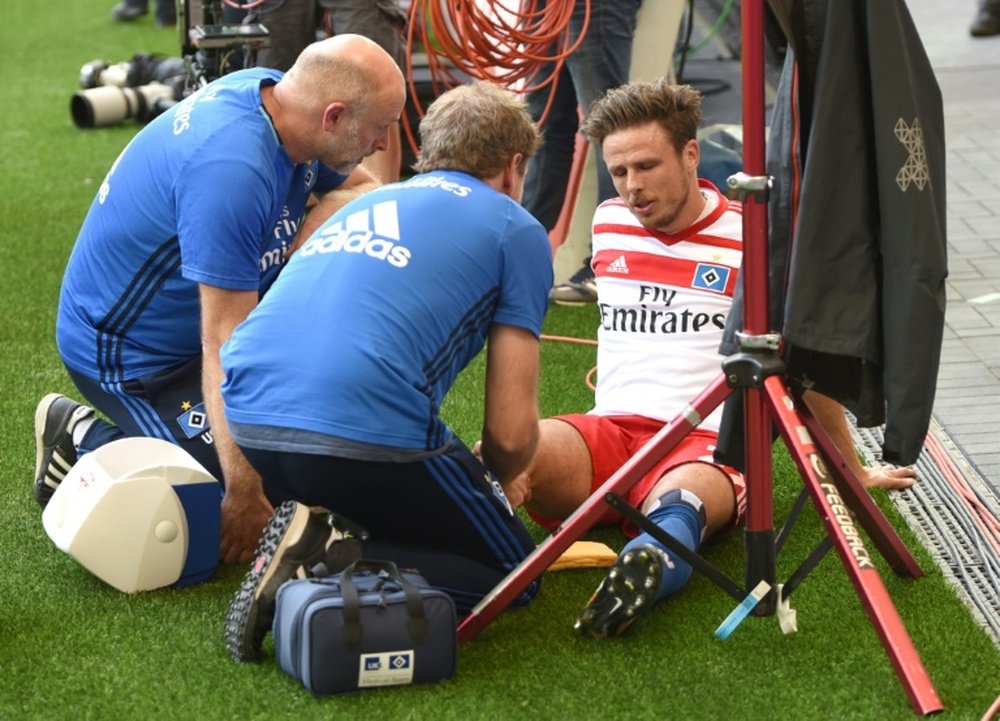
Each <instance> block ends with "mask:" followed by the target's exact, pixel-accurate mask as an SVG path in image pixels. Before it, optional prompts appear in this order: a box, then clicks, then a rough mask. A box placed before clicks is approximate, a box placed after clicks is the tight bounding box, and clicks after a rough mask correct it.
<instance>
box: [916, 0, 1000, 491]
mask: <svg viewBox="0 0 1000 721" xmlns="http://www.w3.org/2000/svg"><path fill="white" fill-rule="evenodd" d="M907 6H908V7H909V9H910V13H911V14H912V16H913V19H914V22H915V24H916V26H917V30H918V32H919V33H920V36H921V40H922V41H923V44H924V49H925V50H926V51H927V55H928V57H929V58H930V61H931V65H932V66H933V67H934V70H935V74H936V76H937V79H938V83H939V85H940V87H941V93H942V97H943V98H944V103H945V134H946V163H947V166H946V174H947V177H948V185H947V192H948V236H949V237H948V240H949V243H948V253H949V256H948V265H949V279H948V296H947V303H948V305H947V312H946V315H945V322H946V324H947V326H948V332H947V333H946V334H945V337H946V341H945V344H944V348H943V352H942V363H941V370H940V373H939V378H938V386H937V393H936V397H935V404H934V415H935V418H936V419H937V421H938V422H939V423H940V424H941V426H942V427H943V429H944V430H945V432H946V433H947V434H948V435H949V436H950V437H951V438H952V439H953V440H954V441H955V443H956V445H957V446H958V447H959V448H960V449H962V451H963V452H964V453H965V454H966V455H967V456H968V457H969V459H970V461H971V462H972V465H973V466H974V467H975V468H976V469H977V470H978V471H979V472H980V473H981V474H982V475H983V476H984V478H985V479H986V480H988V481H989V482H990V483H991V485H993V486H994V487H996V486H997V484H998V483H1000V375H998V370H1000V289H998V286H1000V242H998V234H1000V93H998V89H1000V37H994V38H972V37H970V36H969V34H968V25H969V22H970V21H971V20H972V15H973V13H974V11H975V3H973V2H971V1H970V2H963V3H955V2H952V1H951V0H908V2H907ZM959 8H961V10H960V9H959ZM994 295H995V296H996V297H994Z"/></svg>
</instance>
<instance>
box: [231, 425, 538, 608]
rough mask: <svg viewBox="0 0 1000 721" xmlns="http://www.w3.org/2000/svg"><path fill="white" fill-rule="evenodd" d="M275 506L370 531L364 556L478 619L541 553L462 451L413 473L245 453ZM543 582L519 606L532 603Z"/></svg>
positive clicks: (410, 467) (408, 467)
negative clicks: (408, 571)
mask: <svg viewBox="0 0 1000 721" xmlns="http://www.w3.org/2000/svg"><path fill="white" fill-rule="evenodd" d="M242 450H243V453H244V454H245V455H246V457H247V459H248V460H249V461H250V463H251V464H253V466H254V468H256V469H257V471H258V472H259V473H260V474H261V476H262V477H263V478H264V489H265V492H266V493H267V495H268V498H269V499H270V500H271V501H272V503H274V504H278V503H281V502H282V501H285V500H296V501H299V502H301V503H305V504H307V505H311V506H323V507H324V508H328V509H330V510H331V511H333V512H334V513H336V514H338V515H341V516H345V517H346V518H347V519H349V520H351V521H353V522H354V523H356V524H358V525H360V526H362V527H363V528H365V529H366V530H367V531H368V532H369V534H370V535H371V538H370V540H366V541H364V542H363V543H362V553H363V554H364V555H365V556H366V557H368V558H373V559H378V560H388V561H393V562H395V563H396V565H397V566H399V567H401V568H415V569H417V570H418V571H420V573H421V574H423V576H424V577H425V578H426V579H427V580H428V582H429V583H430V584H431V585H433V586H436V587H438V588H441V589H442V590H444V591H445V592H446V593H448V594H449V595H451V596H452V598H454V600H455V605H456V607H457V608H458V610H459V612H461V613H465V612H468V611H469V610H471V609H472V607H473V606H475V604H476V603H478V602H479V601H480V600H481V599H482V598H483V596H485V595H486V594H487V593H489V591H490V590H492V589H493V588H494V587H495V586H496V585H497V584H498V583H499V582H500V581H501V580H502V579H503V578H504V577H505V576H506V575H507V573H509V572H510V571H511V570H512V569H513V568H515V567H516V566H517V565H518V564H519V563H520V562H521V561H522V560H524V558H525V557H527V555H528V554H529V553H531V551H533V550H534V548H535V545H534V542H533V541H532V539H531V536H530V535H529V534H528V531H527V529H526V528H525V527H524V524H523V523H522V522H521V519H520V518H519V517H518V515H517V514H516V513H514V512H512V511H511V509H510V506H509V504H508V503H507V500H506V497H504V495H503V492H502V491H501V490H500V488H499V485H498V484H496V482H495V481H494V480H492V477H491V476H490V475H489V473H488V472H487V471H486V469H485V468H484V467H483V465H482V464H481V463H480V462H479V461H478V460H477V459H476V458H475V457H474V456H473V455H472V453H471V452H469V450H468V448H466V447H465V445H464V444H462V443H461V441H458V440H454V441H453V442H452V444H451V446H450V447H449V448H448V449H447V450H446V451H445V452H444V453H442V454H440V455H437V456H434V457H432V458H427V459H424V460H420V461H413V462H408V463H390V462H372V461H356V460H351V459H347V458H336V457H332V456H323V455H311V454H304V453H285V452H278V451H265V450H260V449H255V448H247V447H243V448H242ZM537 590H538V582H537V581H536V582H535V583H534V584H532V586H531V587H530V588H529V589H528V590H527V591H526V592H525V593H524V594H522V596H521V597H520V598H519V599H518V602H519V603H526V602H527V601H529V600H530V599H531V598H532V597H533V596H534V595H535V593H536V592H537Z"/></svg>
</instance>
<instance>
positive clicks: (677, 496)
mask: <svg viewBox="0 0 1000 721" xmlns="http://www.w3.org/2000/svg"><path fill="white" fill-rule="evenodd" d="M689 495H690V496H691V497H692V498H694V499H695V500H696V501H697V503H698V505H700V504H701V501H700V500H698V499H697V497H696V496H694V495H693V494H689ZM647 518H649V519H650V520H651V521H652V522H653V523H655V524H656V525H657V526H659V527H660V528H662V529H663V530H664V531H666V532H667V533H669V534H670V535H671V536H673V537H674V538H676V539H677V540H678V541H680V542H681V543H682V544H684V546H685V547H686V548H690V549H691V550H692V551H697V550H698V548H699V546H700V545H701V532H702V529H703V528H704V527H705V522H704V520H702V517H701V513H699V512H698V510H697V508H696V507H695V506H693V505H691V504H690V503H689V502H687V501H685V500H681V491H670V492H668V493H665V494H664V495H663V496H661V497H660V505H659V506H658V507H657V508H654V509H653V510H652V511H650V512H649V513H648V514H647ZM642 544H648V545H651V546H656V547H657V548H659V549H660V550H662V551H665V552H666V553H667V555H668V556H669V557H670V562H669V563H664V564H663V577H662V578H661V579H660V592H659V594H658V595H657V600H660V599H663V598H666V597H667V596H669V595H670V594H672V593H676V592H677V591H679V590H680V589H681V588H682V587H683V586H684V584H685V583H687V580H688V579H689V578H690V577H691V566H690V565H689V564H688V563H686V562H685V561H683V560H681V559H680V558H678V557H677V556H676V555H675V554H673V553H671V552H670V551H669V550H668V549H667V548H665V547H664V546H663V544H662V543H660V542H659V541H657V540H656V539H655V538H653V537H652V536H651V535H649V534H648V533H641V534H639V535H638V536H636V537H635V538H633V539H632V540H631V541H629V542H628V543H627V544H626V545H625V548H623V549H622V553H625V552H626V551H628V550H630V549H632V548H635V547H636V546H640V545H642ZM619 555H621V554H619Z"/></svg>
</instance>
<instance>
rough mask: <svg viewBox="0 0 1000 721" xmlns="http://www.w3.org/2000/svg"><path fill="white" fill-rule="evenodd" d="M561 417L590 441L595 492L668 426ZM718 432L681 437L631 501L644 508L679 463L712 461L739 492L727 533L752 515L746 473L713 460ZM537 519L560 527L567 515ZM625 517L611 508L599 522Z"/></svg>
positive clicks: (638, 419) (635, 419)
mask: <svg viewBox="0 0 1000 721" xmlns="http://www.w3.org/2000/svg"><path fill="white" fill-rule="evenodd" d="M556 418H557V419H558V420H561V421H564V422H566V423H569V424H570V425H571V426H573V427H574V428H575V429H576V430H577V431H578V432H579V433H580V435H581V436H583V440H584V441H585V442H586V444H587V448H588V449H589V450H590V463H591V466H592V467H593V469H594V479H593V482H592V484H591V487H590V492H591V494H593V493H594V491H596V490H597V489H598V488H600V487H601V486H602V485H603V484H604V482H605V481H607V480H608V479H609V478H611V476H613V475H614V474H615V472H617V471H618V469H619V468H621V467H622V466H623V465H625V463H626V461H628V460H629V459H630V458H631V457H632V456H634V455H635V454H636V453H637V452H638V451H639V450H640V449H641V448H642V447H643V446H644V445H646V443H647V442H648V441H649V439H651V438H652V437H653V436H655V435H656V434H657V433H658V432H659V431H660V429H662V428H663V426H664V425H665V424H664V423H663V422H662V421H656V420H652V419H649V418H644V417H642V416H598V415H589V414H569V415H564V416H556ZM717 438H718V434H716V433H714V432H712V431H702V430H698V429H697V428H696V429H694V430H693V431H690V432H689V433H688V434H687V435H686V436H684V438H682V439H681V441H680V443H678V444H677V445H676V446H675V447H674V449H673V450H671V451H670V452H669V453H668V454H667V455H666V456H665V457H664V458H663V459H662V460H661V461H660V462H659V463H657V464H656V465H655V466H653V467H652V468H651V469H650V470H649V472H648V473H646V475H644V476H643V477H642V478H640V479H639V481H638V483H636V484H635V485H633V486H632V488H631V489H630V490H629V491H628V492H627V493H625V494H624V498H625V500H626V501H628V502H629V504H630V505H632V506H635V507H636V508H640V507H641V506H642V503H643V501H645V500H646V496H647V495H648V494H649V492H650V491H651V490H652V488H653V486H654V485H655V484H656V482H657V481H658V480H660V478H662V477H663V475H664V474H665V473H666V472H667V471H669V470H671V469H672V468H676V467H677V466H681V465H683V464H685V463H698V462H700V463H708V464H709V465H712V466H715V467H716V468H718V469H719V470H721V471H722V472H723V473H725V474H726V475H727V476H729V479H730V481H732V484H733V495H734V496H735V497H736V515H735V516H734V517H733V520H732V523H731V524H730V525H729V527H727V528H726V529H724V530H726V531H728V530H731V529H732V528H733V527H735V526H736V525H738V524H739V523H740V522H741V521H742V520H743V517H744V515H745V514H746V507H747V490H746V481H745V480H744V478H743V474H742V473H740V472H739V471H737V470H736V469H734V468H730V467H729V466H724V465H721V464H718V463H716V462H715V461H714V460H713V458H712V453H713V452H714V451H715V443H716V440H717ZM530 515H531V517H532V518H533V519H534V520H535V522H536V523H538V524H539V525H541V526H543V527H545V528H549V529H554V528H557V527H558V526H559V524H560V523H561V522H562V521H561V519H553V518H546V517H545V516H541V515H539V514H536V513H531V514H530ZM623 520H624V519H623V518H622V517H621V515H620V514H619V513H617V512H616V511H614V510H612V509H610V508H609V509H608V510H607V511H606V512H605V513H604V515H603V516H601V518H600V519H599V520H598V521H597V523H596V524H595V525H597V526H609V525H613V524H615V523H620V522H622V521H623ZM624 530H625V533H626V534H628V535H630V536H634V535H636V529H635V528H634V527H632V525H631V524H626V525H625V528H624Z"/></svg>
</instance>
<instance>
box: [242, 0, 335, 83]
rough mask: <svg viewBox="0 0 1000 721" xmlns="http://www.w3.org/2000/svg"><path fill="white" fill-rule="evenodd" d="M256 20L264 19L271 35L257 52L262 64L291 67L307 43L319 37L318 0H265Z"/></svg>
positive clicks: (259, 62)
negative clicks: (317, 29) (265, 45)
mask: <svg viewBox="0 0 1000 721" xmlns="http://www.w3.org/2000/svg"><path fill="white" fill-rule="evenodd" d="M254 22H260V23H262V24H263V25H264V26H265V27H266V28H267V29H268V32H269V33H270V35H271V44H270V46H269V47H266V48H262V49H261V50H260V52H258V53H257V65H258V67H265V68H277V69H278V70H288V69H289V68H290V67H292V65H293V64H294V63H295V59H296V58H297V57H298V56H299V53H301V52H302V50H303V49H304V48H305V47H306V45H309V44H310V43H312V42H314V41H315V40H316V24H317V23H318V22H319V18H318V15H317V10H316V0H284V2H280V3H273V2H268V3H265V4H264V5H263V6H261V11H260V13H259V15H258V16H257V18H256V19H254Z"/></svg>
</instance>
